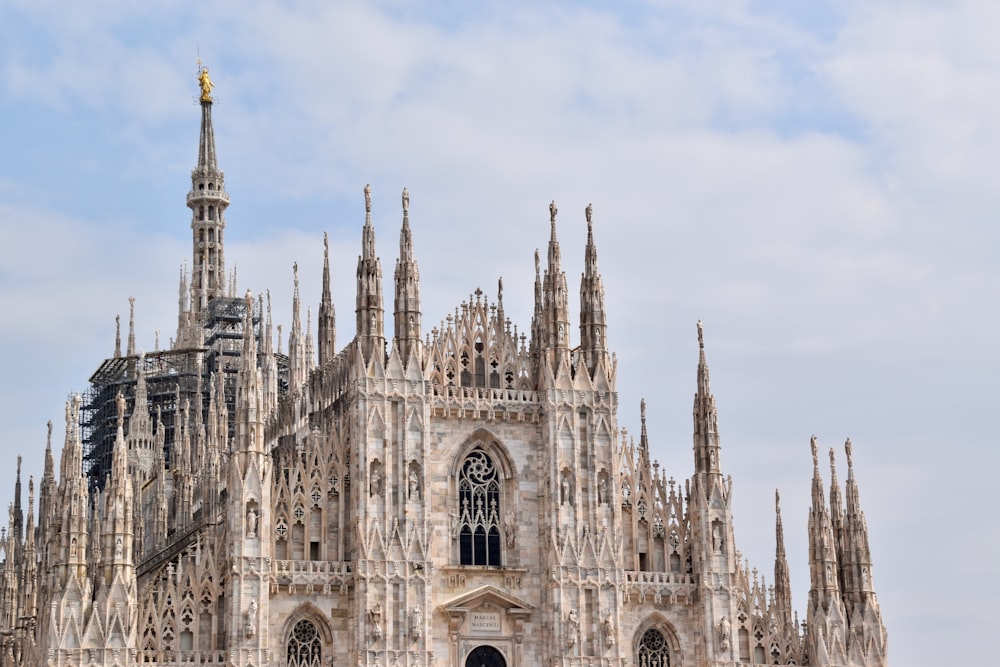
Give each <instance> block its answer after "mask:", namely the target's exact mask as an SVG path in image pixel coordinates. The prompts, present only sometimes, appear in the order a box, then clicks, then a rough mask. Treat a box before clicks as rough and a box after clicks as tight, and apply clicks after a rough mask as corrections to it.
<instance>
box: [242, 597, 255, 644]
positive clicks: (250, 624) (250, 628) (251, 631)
mask: <svg viewBox="0 0 1000 667" xmlns="http://www.w3.org/2000/svg"><path fill="white" fill-rule="evenodd" d="M244 631H245V632H246V635H247V639H250V638H251V637H253V636H254V635H256V634H257V601H256V600H250V606H249V607H247V615H246V623H245V624H244Z"/></svg>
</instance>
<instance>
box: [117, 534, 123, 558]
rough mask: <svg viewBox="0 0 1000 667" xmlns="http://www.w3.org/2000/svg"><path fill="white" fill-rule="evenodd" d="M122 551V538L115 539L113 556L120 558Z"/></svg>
mask: <svg viewBox="0 0 1000 667" xmlns="http://www.w3.org/2000/svg"><path fill="white" fill-rule="evenodd" d="M123 551H124V546H123V545H122V538H120V537H119V538H117V539H115V558H121V557H122V552H123Z"/></svg>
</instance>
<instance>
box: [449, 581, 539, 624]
mask: <svg viewBox="0 0 1000 667" xmlns="http://www.w3.org/2000/svg"><path fill="white" fill-rule="evenodd" d="M438 609H439V610H440V611H441V613H443V614H444V615H445V616H447V617H448V631H449V632H450V633H451V634H453V635H454V634H466V635H469V634H472V635H483V634H485V635H507V636H511V635H513V636H515V637H520V636H522V635H523V632H524V623H525V621H527V620H528V619H529V618H530V617H531V614H532V612H534V611H535V606H534V605H532V604H530V603H528V602H525V601H524V600H521V599H519V598H516V597H514V596H513V595H510V594H508V593H504V592H503V591H501V590H500V589H499V588H496V587H495V586H490V585H489V584H487V585H484V586H480V587H479V588H475V589H473V590H471V591H469V592H468V593H463V594H462V595H459V596H458V597H455V598H452V599H451V600H449V601H448V602H445V603H444V604H442V605H441V606H440V607H438Z"/></svg>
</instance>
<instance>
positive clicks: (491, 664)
mask: <svg viewBox="0 0 1000 667" xmlns="http://www.w3.org/2000/svg"><path fill="white" fill-rule="evenodd" d="M465 667H507V661H506V660H504V659H503V655H501V653H500V651H498V650H496V649H495V648H493V647H492V646H485V645H484V646H477V647H476V648H474V649H472V653H470V654H469V657H468V658H466V659H465Z"/></svg>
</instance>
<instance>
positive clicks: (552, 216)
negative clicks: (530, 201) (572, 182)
mask: <svg viewBox="0 0 1000 667" xmlns="http://www.w3.org/2000/svg"><path fill="white" fill-rule="evenodd" d="M558 214H559V209H558V208H556V200H555V199H553V200H552V203H550V204H549V221H550V222H555V221H556V215H558Z"/></svg>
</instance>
